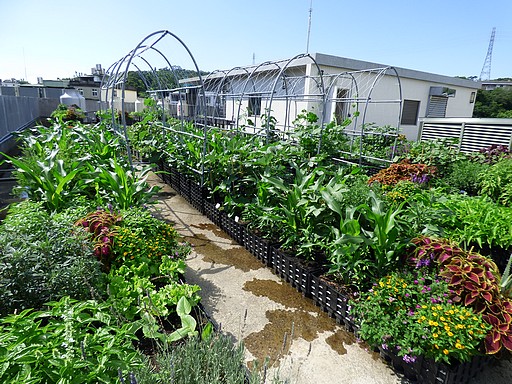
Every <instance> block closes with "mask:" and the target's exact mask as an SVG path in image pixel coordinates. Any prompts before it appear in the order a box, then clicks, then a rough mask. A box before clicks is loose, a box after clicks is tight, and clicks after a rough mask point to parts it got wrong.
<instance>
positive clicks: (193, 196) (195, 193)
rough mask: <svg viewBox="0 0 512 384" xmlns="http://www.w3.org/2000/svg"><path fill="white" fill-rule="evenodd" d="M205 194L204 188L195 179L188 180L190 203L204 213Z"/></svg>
mask: <svg viewBox="0 0 512 384" xmlns="http://www.w3.org/2000/svg"><path fill="white" fill-rule="evenodd" d="M205 196H206V190H205V188H203V187H201V186H200V185H199V184H197V183H196V182H195V181H191V182H190V204H192V206H193V207H194V208H195V209H197V210H198V211H199V212H201V213H204V198H205Z"/></svg>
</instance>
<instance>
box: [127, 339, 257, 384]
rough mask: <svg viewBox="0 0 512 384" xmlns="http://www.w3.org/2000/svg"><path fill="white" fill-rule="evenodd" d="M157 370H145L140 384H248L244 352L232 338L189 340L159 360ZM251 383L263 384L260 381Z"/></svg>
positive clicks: (140, 377)
mask: <svg viewBox="0 0 512 384" xmlns="http://www.w3.org/2000/svg"><path fill="white" fill-rule="evenodd" d="M155 360H156V366H157V367H158V368H157V369H152V368H151V367H150V365H149V364H146V365H144V366H142V367H141V368H140V369H139V370H138V371H137V372H136V373H135V377H136V379H137V383H139V384H164V383H170V382H172V383H173V384H190V383H194V384H221V383H222V384H244V383H246V381H245V379H246V371H245V368H244V367H245V366H244V348H243V346H242V345H240V344H238V345H235V344H233V341H232V340H231V338H229V337H228V336H224V335H222V334H214V335H213V336H211V337H210V338H209V339H207V340H202V339H201V338H198V337H196V338H191V339H188V340H187V341H186V342H185V343H184V344H181V345H177V346H174V347H172V348H170V349H169V350H168V351H164V352H162V353H160V354H158V355H157V356H156V358H155ZM250 383H260V380H259V378H258V379H255V378H253V380H251V381H250Z"/></svg>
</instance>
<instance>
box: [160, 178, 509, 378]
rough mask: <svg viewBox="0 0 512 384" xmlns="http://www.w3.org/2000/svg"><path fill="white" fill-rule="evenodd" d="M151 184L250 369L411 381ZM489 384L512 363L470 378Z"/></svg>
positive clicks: (214, 312)
mask: <svg viewBox="0 0 512 384" xmlns="http://www.w3.org/2000/svg"><path fill="white" fill-rule="evenodd" d="M150 182H151V183H152V184H158V185H161V186H162V191H161V192H160V196H159V199H158V203H157V204H156V205H155V206H154V207H153V209H154V211H155V213H156V214H157V215H158V216H159V217H161V218H163V219H166V220H169V221H171V222H173V223H174V225H175V227H176V229H177V230H178V232H180V233H181V235H182V236H183V237H184V240H186V241H188V242H189V243H191V244H192V245H193V251H192V253H191V255H190V257H189V258H188V260H187V265H188V270H187V272H186V274H185V275H186V279H187V282H188V283H191V284H198V285H199V286H200V287H201V288H202V291H201V293H200V294H201V297H202V303H203V305H204V307H205V309H206V311H207V312H208V313H209V314H210V315H211V317H212V318H213V319H214V321H215V322H216V323H217V324H218V325H219V326H220V327H221V329H222V330H223V332H224V333H227V334H230V335H232V336H233V338H234V339H235V340H237V341H243V343H244V345H245V348H246V360H247V363H248V365H249V366H252V365H253V364H255V362H257V364H258V365H259V366H260V367H261V366H262V365H263V364H264V362H265V361H267V365H268V366H269V370H268V373H267V381H266V382H267V383H272V379H273V378H274V377H280V378H281V379H282V380H283V381H284V380H285V379H287V380H289V381H287V382H288V383H290V384H312V383H315V384H324V383H325V384H333V383H343V384H356V383H357V384H363V383H364V384H396V383H408V381H407V380H406V379H405V378H403V377H401V376H400V375H397V374H396V373H394V372H393V370H392V369H390V368H389V367H388V366H387V365H386V364H384V363H383V362H382V361H381V359H380V358H379V356H378V354H376V353H373V352H371V351H368V349H367V347H366V346H365V344H363V343H358V342H357V341H356V339H355V338H354V335H353V334H351V333H348V332H346V331H344V329H343V328H342V327H340V326H339V325H337V324H336V322H335V321H334V320H333V319H331V318H329V317H328V316H327V315H326V314H325V313H324V312H323V311H320V310H319V309H318V308H317V307H316V306H315V305H314V303H313V302H312V301H311V300H310V299H307V298H303V297H302V295H301V294H300V293H298V292H297V291H296V290H295V289H294V288H291V287H290V286H289V285H288V284H287V283H284V282H282V281H281V280H280V278H278V277H276V276H275V275H274V274H273V273H272V271H271V270H270V269H268V268H266V267H265V266H263V265H262V264H261V263H260V262H259V261H258V260H257V259H256V258H255V257H254V256H252V255H251V254H250V253H249V252H247V251H246V250H245V249H244V248H243V247H241V246H239V245H238V244H237V243H235V242H234V241H232V240H231V239H230V238H229V237H228V236H227V235H225V234H224V232H222V231H221V230H220V229H219V228H218V227H217V226H215V225H214V224H212V222H211V221H210V220H208V218H206V217H205V216H203V215H202V214H200V213H199V212H198V211H197V210H195V209H194V208H193V207H192V206H191V205H189V204H188V202H187V201H186V200H185V199H183V198H182V197H180V196H179V195H176V193H175V192H174V191H173V190H172V189H171V188H170V187H169V186H168V185H165V184H163V183H161V182H160V179H158V177H156V176H154V177H152V178H151V180H150ZM484 383H486V384H489V383H494V384H509V383H512V364H511V363H510V362H506V363H500V364H499V365H498V366H497V367H493V368H489V369H487V370H485V371H484V372H483V373H482V374H481V375H479V376H478V377H477V378H476V379H475V380H472V381H471V384H484Z"/></svg>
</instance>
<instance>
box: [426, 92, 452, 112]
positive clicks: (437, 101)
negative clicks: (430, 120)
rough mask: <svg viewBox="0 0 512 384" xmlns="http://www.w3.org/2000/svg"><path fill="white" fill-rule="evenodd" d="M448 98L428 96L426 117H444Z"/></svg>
mask: <svg viewBox="0 0 512 384" xmlns="http://www.w3.org/2000/svg"><path fill="white" fill-rule="evenodd" d="M447 105H448V98H447V97H443V96H433V95H432V96H430V99H429V101H428V107H427V117H445V116H446V106H447Z"/></svg>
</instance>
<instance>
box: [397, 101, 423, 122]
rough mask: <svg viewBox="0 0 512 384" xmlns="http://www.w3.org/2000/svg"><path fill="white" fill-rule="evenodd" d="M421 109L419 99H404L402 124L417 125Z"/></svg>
mask: <svg viewBox="0 0 512 384" xmlns="http://www.w3.org/2000/svg"><path fill="white" fill-rule="evenodd" d="M419 110H420V102H419V101H418V100H404V104H403V106H402V118H401V119H400V124H403V125H416V122H417V121H418V113H419Z"/></svg>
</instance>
